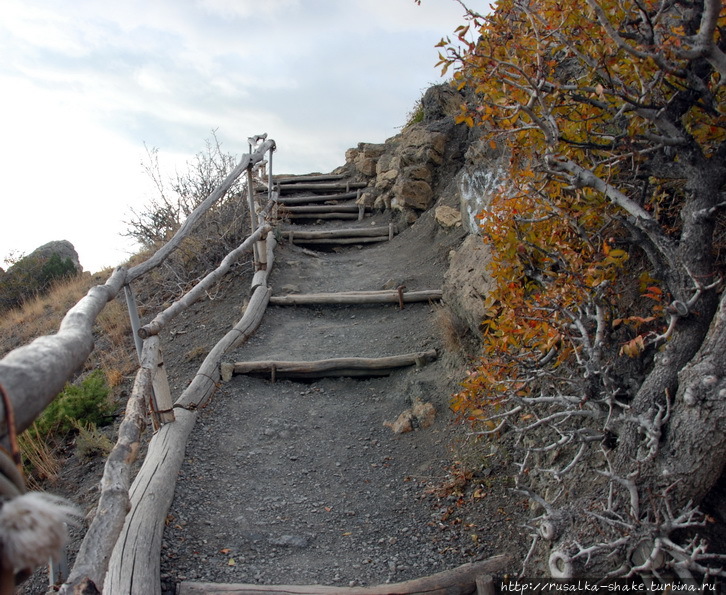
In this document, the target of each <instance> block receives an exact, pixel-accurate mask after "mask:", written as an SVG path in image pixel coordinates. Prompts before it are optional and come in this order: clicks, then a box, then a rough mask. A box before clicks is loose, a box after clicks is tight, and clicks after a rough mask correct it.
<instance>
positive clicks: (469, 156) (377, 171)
mask: <svg viewBox="0 0 726 595" xmlns="http://www.w3.org/2000/svg"><path fill="white" fill-rule="evenodd" d="M463 101H464V96H463V95H462V94H460V93H459V92H457V91H456V90H455V89H453V88H452V87H451V86H449V85H436V86H434V87H431V88H430V89H428V90H427V91H426V93H425V94H424V96H423V98H422V100H421V109H422V112H423V113H422V117H421V118H420V121H419V122H417V123H413V124H410V125H408V126H406V127H405V128H404V129H403V130H402V131H401V133H400V134H398V135H396V136H394V137H392V138H389V139H388V140H386V141H385V142H384V143H378V144H373V143H360V144H359V145H358V146H357V147H355V148H352V149H349V150H348V151H347V152H346V164H345V165H344V166H343V167H342V168H339V170H338V171H340V172H345V173H348V174H351V175H354V176H355V177H356V178H357V179H359V180H362V181H366V182H367V183H368V186H367V187H366V188H365V189H364V190H363V191H362V192H361V195H360V198H359V199H358V200H359V202H361V203H363V204H365V205H368V206H372V207H373V208H375V209H381V210H384V209H392V210H393V211H395V212H396V213H397V222H398V224H399V225H400V226H406V225H410V224H412V223H413V222H414V221H416V220H417V219H418V218H419V217H420V216H421V214H422V213H424V212H425V211H427V210H429V209H432V208H433V209H435V215H436V219H437V221H438V222H439V224H440V225H441V226H442V227H443V228H444V229H449V230H452V232H453V230H458V229H461V230H462V231H463V232H465V233H463V234H462V237H463V238H464V239H463V241H462V242H461V244H460V246H459V247H458V249H457V250H455V251H452V253H451V254H450V268H449V271H448V273H447V275H446V283H445V287H444V300H445V302H446V303H447V305H448V307H449V308H450V309H451V311H452V313H453V314H454V315H455V316H456V317H457V318H458V319H459V320H460V321H461V322H463V323H465V325H466V326H467V327H468V329H470V331H471V332H472V334H473V335H474V336H477V335H478V332H479V325H480V323H481V321H482V319H483V317H484V296H485V295H486V293H487V291H488V289H489V286H490V280H489V279H488V277H487V274H486V264H487V261H488V253H487V248H486V246H485V245H484V243H483V242H482V239H481V237H480V236H479V235H478V226H477V223H476V219H475V217H476V214H477V213H479V212H480V211H481V210H482V209H483V208H484V207H485V206H486V205H487V203H488V200H489V196H490V195H491V193H492V191H493V190H495V189H496V188H497V186H498V185H499V184H500V182H501V180H502V179H503V177H504V175H503V172H504V169H503V168H504V165H505V163H504V156H503V155H502V154H501V152H500V151H498V150H497V149H495V148H492V147H491V146H490V143H489V140H488V139H484V138H483V137H482V131H481V129H470V128H468V127H467V126H466V125H464V124H456V123H455V116H456V114H458V113H460V106H461V104H462V103H463Z"/></svg>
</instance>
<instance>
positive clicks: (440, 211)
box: [434, 205, 461, 229]
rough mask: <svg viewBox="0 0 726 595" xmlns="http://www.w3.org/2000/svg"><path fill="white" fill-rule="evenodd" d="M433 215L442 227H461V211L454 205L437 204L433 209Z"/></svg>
mask: <svg viewBox="0 0 726 595" xmlns="http://www.w3.org/2000/svg"><path fill="white" fill-rule="evenodd" d="M434 217H435V218H436V222H437V223H438V224H439V225H440V226H441V227H443V228H444V229H451V228H452V227H461V211H459V210H458V209H455V208H454V207H449V206H447V205H441V206H438V207H436V210H435V211H434Z"/></svg>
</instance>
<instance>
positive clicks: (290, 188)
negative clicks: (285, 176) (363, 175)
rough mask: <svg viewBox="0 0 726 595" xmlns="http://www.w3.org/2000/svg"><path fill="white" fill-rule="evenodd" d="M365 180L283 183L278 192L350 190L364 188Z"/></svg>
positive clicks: (324, 192)
mask: <svg viewBox="0 0 726 595" xmlns="http://www.w3.org/2000/svg"><path fill="white" fill-rule="evenodd" d="M366 186H368V183H367V182H347V183H345V184H336V183H335V182H330V183H328V182H320V183H309V184H308V183H300V184H283V185H282V186H280V194H292V193H293V192H313V193H315V194H327V193H330V192H345V193H348V192H350V190H351V189H355V188H365V187H366Z"/></svg>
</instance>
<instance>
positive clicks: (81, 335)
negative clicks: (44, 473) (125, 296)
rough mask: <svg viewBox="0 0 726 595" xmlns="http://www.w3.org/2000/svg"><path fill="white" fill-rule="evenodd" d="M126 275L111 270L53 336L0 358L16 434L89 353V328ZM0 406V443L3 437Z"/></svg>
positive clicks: (0, 373)
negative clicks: (109, 274)
mask: <svg viewBox="0 0 726 595" xmlns="http://www.w3.org/2000/svg"><path fill="white" fill-rule="evenodd" d="M126 276H127V271H126V269H124V268H117V269H116V270H115V271H114V272H113V274H112V275H111V276H110V277H109V279H108V280H107V281H106V283H105V284H104V285H96V286H95V287H92V288H91V289H90V290H89V291H88V293H87V294H86V295H85V296H84V297H83V298H82V299H81V300H80V301H79V302H78V303H77V304H76V305H75V306H73V307H72V308H71V309H70V310H69V311H68V313H67V314H66V315H65V317H64V318H63V320H62V322H61V324H60V327H59V329H58V332H57V333H56V334H55V335H48V336H44V337H39V338H37V339H35V340H34V341H32V342H31V343H29V344H28V345H24V346H22V347H18V348H17V349H14V350H13V351H11V352H10V353H8V354H7V355H6V356H5V357H4V358H3V359H2V360H0V383H2V385H3V386H4V387H5V390H6V391H7V393H8V395H9V397H10V402H11V403H12V407H13V410H14V411H15V424H16V428H17V431H18V433H20V432H22V431H23V430H25V429H26V428H27V427H29V426H30V424H32V423H33V420H35V418H36V417H38V416H39V415H40V414H41V412H42V411H43V409H45V408H46V407H47V406H48V405H49V404H50V402H51V401H52V400H53V399H54V398H55V397H56V395H57V394H58V393H59V392H60V391H61V390H63V387H64V386H65V385H66V382H67V381H68V380H69V379H70V378H71V377H72V376H73V374H74V373H75V372H77V371H78V370H79V369H80V368H81V367H82V366H83V363H84V362H85V361H86V358H87V357H88V356H89V355H90V353H91V351H93V344H94V339H93V325H94V323H95V322H96V317H97V316H98V314H99V313H100V312H101V310H103V308H104V306H105V305H106V304H107V303H108V302H109V301H111V300H112V299H113V298H114V297H115V296H116V295H117V294H118V293H119V292H120V291H121V288H122V287H123V285H124V284H125V283H126ZM6 428H7V426H6V423H5V411H4V408H1V407H0V439H4V438H5V436H6V434H7V429H6Z"/></svg>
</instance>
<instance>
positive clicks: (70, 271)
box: [0, 240, 83, 310]
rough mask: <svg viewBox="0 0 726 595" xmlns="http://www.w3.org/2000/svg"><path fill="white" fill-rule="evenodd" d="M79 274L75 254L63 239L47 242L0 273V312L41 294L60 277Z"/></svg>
mask: <svg viewBox="0 0 726 595" xmlns="http://www.w3.org/2000/svg"><path fill="white" fill-rule="evenodd" d="M81 272H83V267H82V266H81V263H80V262H79V260H78V253H77V252H76V249H75V248H74V247H73V244H71V243H70V242H69V241H67V240H59V241H54V242H48V243H47V244H44V245H43V246H41V247H40V248H36V249H35V250H33V252H31V253H30V254H29V255H28V256H24V257H23V258H21V259H20V260H18V262H16V263H15V264H14V265H13V266H11V267H10V268H8V270H7V271H5V272H4V273H0V310H6V309H8V308H13V307H16V306H19V305H20V304H22V303H23V302H24V301H25V300H26V299H28V298H30V297H32V296H34V295H37V294H40V293H43V292H45V291H46V290H47V289H48V288H49V287H50V286H51V284H52V283H53V282H54V281H55V280H57V279H60V278H63V277H69V276H72V275H75V274H78V273H81Z"/></svg>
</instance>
